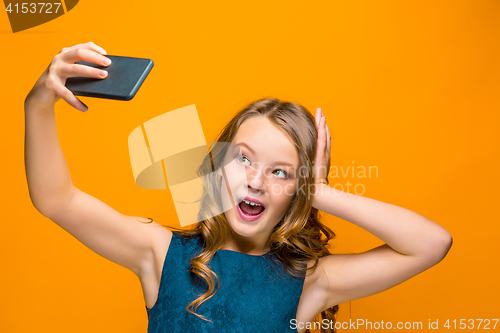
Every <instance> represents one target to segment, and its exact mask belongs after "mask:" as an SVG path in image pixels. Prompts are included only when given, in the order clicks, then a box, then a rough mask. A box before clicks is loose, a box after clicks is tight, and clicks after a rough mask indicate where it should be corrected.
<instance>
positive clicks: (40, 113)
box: [24, 42, 170, 277]
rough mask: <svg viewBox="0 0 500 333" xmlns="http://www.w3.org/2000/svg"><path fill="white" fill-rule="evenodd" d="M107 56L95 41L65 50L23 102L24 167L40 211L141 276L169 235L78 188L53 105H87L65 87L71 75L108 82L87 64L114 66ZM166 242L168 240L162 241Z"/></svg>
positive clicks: (155, 225)
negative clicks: (161, 238) (82, 63)
mask: <svg viewBox="0 0 500 333" xmlns="http://www.w3.org/2000/svg"><path fill="white" fill-rule="evenodd" d="M103 54H106V52H105V51H104V50H103V49H102V48H101V47H99V46H97V45H95V44H93V43H91V42H90V43H86V44H79V45H76V46H73V47H69V48H64V49H62V51H61V52H60V53H59V54H58V55H56V56H55V57H54V59H53V60H52V62H51V64H50V66H49V67H48V68H47V69H46V70H45V72H44V73H43V74H42V76H41V77H40V78H39V79H38V81H37V82H36V84H35V85H34V87H33V88H32V90H31V91H30V92H29V94H28V96H27V97H26V100H25V102H24V108H25V128H26V130H25V167H26V177H27V181H28V187H29V194H30V197H31V201H32V202H33V205H34V206H35V208H36V209H37V210H38V211H39V212H40V213H41V214H42V215H44V216H46V217H48V218H49V219H51V220H52V221H54V222H55V223H57V224H58V225H59V226H60V227H62V228H63V229H64V230H66V231H67V232H69V233H70V234H71V235H73V236H74V237H75V238H77V239H78V240H79V241H80V242H82V243H83V244H84V245H86V246H87V247H89V248H90V249H91V250H93V251H94V252H96V253H98V254H99V255H101V256H103V257H105V258H107V259H109V260H111V261H113V262H115V263H117V264H119V265H121V266H124V267H126V268H128V269H130V270H131V271H133V272H134V273H136V274H137V275H138V276H139V277H140V276H141V274H143V273H144V270H145V269H146V267H148V269H150V268H149V267H150V266H151V262H153V260H154V259H153V253H154V252H155V249H154V247H155V244H157V243H158V242H157V241H156V240H158V239H159V237H160V236H163V237H164V236H165V234H168V233H170V231H169V230H167V229H165V228H163V227H162V226H160V225H158V224H157V223H154V222H153V223H147V224H145V223H140V221H144V222H145V221H148V219H145V218H141V217H134V216H125V215H122V214H120V213H118V212H117V211H115V210H114V209H112V208H111V207H109V206H108V205H106V204H104V203H103V202H101V201H100V200H98V199H96V198H94V197H92V196H90V195H88V194H86V193H84V192H82V191H80V190H79V189H77V188H76V187H75V186H74V185H73V183H72V180H71V176H70V172H69V169H68V164H67V163H66V159H65V158H64V154H63V152H62V149H61V145H60V143H59V139H58V136H57V128H56V119H55V111H54V104H55V103H56V102H57V101H58V100H59V99H60V98H63V99H64V100H65V101H66V102H68V103H69V104H70V105H72V106H74V107H75V108H77V109H78V110H81V111H86V110H87V107H86V106H85V105H84V104H83V103H82V102H80V101H79V100H78V99H77V98H76V97H75V96H74V95H73V93H72V92H71V91H70V90H68V89H67V88H66V87H65V82H66V79H67V78H68V77H73V76H83V77H93V78H104V77H105V76H101V75H100V74H99V70H98V69H97V68H93V67H90V66H85V65H80V64H75V62H78V61H81V60H85V61H88V62H93V63H97V64H102V65H105V66H107V65H109V63H106V62H105V61H106V60H107V59H108V58H107V57H104V56H103ZM163 239H164V238H163Z"/></svg>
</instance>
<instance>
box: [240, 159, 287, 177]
mask: <svg viewBox="0 0 500 333" xmlns="http://www.w3.org/2000/svg"><path fill="white" fill-rule="evenodd" d="M243 160H247V161H248V162H250V160H249V159H248V157H246V156H245V155H242V154H239V155H238V162H240V163H241V164H243V163H242V161H243ZM276 171H278V172H282V174H283V176H282V177H278V178H281V179H288V178H289V175H288V173H287V172H286V171H284V170H281V169H276V170H274V171H273V172H276Z"/></svg>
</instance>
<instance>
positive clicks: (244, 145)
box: [236, 142, 295, 168]
mask: <svg viewBox="0 0 500 333" xmlns="http://www.w3.org/2000/svg"><path fill="white" fill-rule="evenodd" d="M236 145H238V146H243V147H245V148H247V149H248V150H250V152H251V153H252V154H254V155H256V154H255V151H254V150H253V149H252V148H250V146H249V145H247V144H246V143H245V142H240V143H237V144H236ZM274 163H275V164H276V165H287V166H290V167H292V168H295V166H294V165H293V164H291V163H289V162H280V161H277V162H274Z"/></svg>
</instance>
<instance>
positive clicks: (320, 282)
mask: <svg viewBox="0 0 500 333" xmlns="http://www.w3.org/2000/svg"><path fill="white" fill-rule="evenodd" d="M351 256H352V254H330V255H327V256H324V257H321V258H319V259H318V264H317V266H316V268H314V269H310V270H309V271H308V273H307V277H306V280H305V281H304V292H306V293H308V294H310V295H314V297H313V298H314V300H315V306H316V307H318V309H317V311H318V313H319V312H321V311H323V310H325V309H327V308H329V307H331V306H332V303H331V295H330V294H329V293H328V291H329V290H331V288H332V283H335V281H334V279H333V278H332V276H331V275H332V273H331V272H335V271H340V270H341V269H342V266H343V265H344V264H345V262H346V261H347V260H348V259H349V257H351ZM314 264H315V260H309V261H308V263H307V267H308V268H311V267H313V266H314ZM337 282H338V281H337ZM337 304H338V303H337Z"/></svg>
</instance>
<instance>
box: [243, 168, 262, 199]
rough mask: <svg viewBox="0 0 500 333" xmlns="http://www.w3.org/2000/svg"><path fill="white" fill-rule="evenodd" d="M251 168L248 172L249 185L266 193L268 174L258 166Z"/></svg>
mask: <svg viewBox="0 0 500 333" xmlns="http://www.w3.org/2000/svg"><path fill="white" fill-rule="evenodd" d="M249 169H250V170H248V172H247V183H248V187H250V188H252V189H254V190H257V191H260V192H261V193H264V192H265V186H266V176H265V175H264V172H263V171H262V170H260V169H256V168H249Z"/></svg>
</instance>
